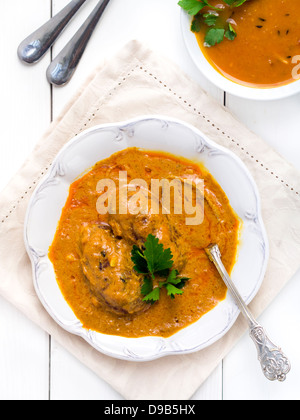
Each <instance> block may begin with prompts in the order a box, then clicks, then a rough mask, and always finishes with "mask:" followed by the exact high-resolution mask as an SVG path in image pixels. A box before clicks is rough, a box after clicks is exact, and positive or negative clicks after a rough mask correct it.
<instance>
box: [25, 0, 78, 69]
mask: <svg viewBox="0 0 300 420" xmlns="http://www.w3.org/2000/svg"><path fill="white" fill-rule="evenodd" d="M85 2H86V0H72V1H71V2H70V3H69V4H68V5H67V6H66V7H65V8H64V9H63V10H61V12H59V13H58V14H57V15H55V16H54V17H53V18H52V19H50V20H49V21H48V22H46V23H45V24H44V25H43V26H41V27H40V28H39V29H37V30H36V31H35V32H33V33H32V34H31V35H29V36H28V37H27V38H26V39H24V41H23V42H21V44H20V45H19V47H18V57H19V58H20V60H21V61H24V62H25V63H28V64H34V63H36V62H38V61H39V60H40V59H41V58H42V57H43V56H44V55H45V53H46V52H47V51H48V50H49V48H50V47H51V46H52V45H53V44H54V42H55V41H56V39H57V38H58V37H59V36H60V34H61V33H62V31H63V30H64V29H65V27H66V26H67V24H68V23H69V21H70V20H71V19H72V17H73V16H74V15H75V14H76V13H77V11H78V10H79V9H80V7H81V6H82V5H83V3H85Z"/></svg>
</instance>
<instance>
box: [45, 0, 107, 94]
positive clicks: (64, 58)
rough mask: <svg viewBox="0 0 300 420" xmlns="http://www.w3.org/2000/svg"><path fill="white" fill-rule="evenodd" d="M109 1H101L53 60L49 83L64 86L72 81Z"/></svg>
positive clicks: (49, 70)
mask: <svg viewBox="0 0 300 420" xmlns="http://www.w3.org/2000/svg"><path fill="white" fill-rule="evenodd" d="M109 1H110V0H100V1H99V3H98V4H97V6H96V7H95V9H94V10H93V11H92V13H91V14H90V16H89V17H88V18H87V20H86V21H85V23H84V24H83V25H82V26H81V28H80V29H79V30H78V31H77V33H76V34H75V35H74V36H73V38H72V39H71V40H70V41H69V42H68V44H67V45H66V46H65V47H64V49H63V50H62V51H61V52H60V53H59V54H58V56H57V57H56V58H55V59H54V60H53V61H52V63H51V64H50V66H49V67H48V70H47V79H48V82H49V83H51V84H54V85H57V86H62V85H65V84H66V83H68V82H69V81H70V79H71V77H72V76H73V74H74V72H75V70H76V68H77V65H78V63H79V61H80V60H81V57H82V55H83V53H84V51H85V49H86V46H87V44H88V42H89V40H90V38H91V36H92V34H93V32H94V29H95V28H96V26H97V24H98V22H99V19H100V18H101V16H102V14H103V12H104V11H105V9H106V6H107V5H108V3H109Z"/></svg>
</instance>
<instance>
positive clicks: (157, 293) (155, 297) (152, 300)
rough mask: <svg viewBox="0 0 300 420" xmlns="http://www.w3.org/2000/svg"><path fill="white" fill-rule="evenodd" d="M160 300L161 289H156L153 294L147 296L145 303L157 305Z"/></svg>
mask: <svg viewBox="0 0 300 420" xmlns="http://www.w3.org/2000/svg"><path fill="white" fill-rule="evenodd" d="M159 298H160V288H159V287H156V288H155V289H153V290H152V292H150V293H148V295H147V296H145V297H144V299H143V300H144V301H145V302H150V303H152V304H153V303H155V302H157V301H158V300H159Z"/></svg>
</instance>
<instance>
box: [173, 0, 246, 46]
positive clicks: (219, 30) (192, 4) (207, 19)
mask: <svg viewBox="0 0 300 420" xmlns="http://www.w3.org/2000/svg"><path fill="white" fill-rule="evenodd" d="M246 1H247V0H224V3H226V4H227V5H228V6H230V7H232V8H233V7H239V6H242V5H243V4H244V3H245V2H246ZM178 5H179V6H180V7H182V8H183V9H184V10H186V11H187V12H188V13H189V14H190V15H192V16H194V18H193V21H192V25H191V31H192V32H195V33H196V32H200V30H201V29H202V28H203V25H205V26H206V27H208V30H207V32H206V36H205V44H206V46H208V47H213V46H215V45H217V44H219V43H220V42H222V41H223V40H224V38H227V39H228V40H229V41H234V39H235V38H236V37H237V33H236V31H235V29H234V28H233V26H232V25H231V24H230V23H229V25H228V24H227V23H224V21H225V19H223V20H222V11H223V10H222V8H221V6H217V7H214V6H212V5H211V4H210V3H209V1H208V0H181V1H179V3H178ZM207 6H208V7H209V8H210V9H212V10H210V11H208V12H207V10H203V9H204V8H205V7H207Z"/></svg>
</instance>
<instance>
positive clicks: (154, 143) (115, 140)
mask: <svg viewBox="0 0 300 420" xmlns="http://www.w3.org/2000/svg"><path fill="white" fill-rule="evenodd" d="M128 147H139V148H142V149H146V150H156V151H165V152H171V153H172V154H175V155H178V156H182V157H184V158H188V159H191V160H194V161H195V160H196V161H199V162H202V163H204V165H205V166H206V168H207V169H208V170H209V171H210V173H211V174H212V175H213V176H214V177H215V179H216V180H217V181H218V182H219V184H220V185H221V186H222V188H223V190H224V191H225V193H226V194H227V196H228V198H229V200H230V202H231V205H232V207H233V208H234V210H235V211H236V213H237V214H238V215H239V217H240V218H241V219H242V220H243V229H242V234H241V246H240V249H239V255H238V260H237V263H236V265H235V267H234V270H233V274H232V277H233V280H234V281H235V282H236V285H237V287H238V289H239V290H240V292H241V294H242V296H243V298H244V299H245V301H246V302H247V303H250V301H251V300H252V299H253V298H254V296H255V295H256V293H257V291H258V290H259V288H260V285H261V283H262V280H263V277H264V274H265V270H266V265H267V261H268V254H269V250H268V249H269V248H268V241H267V237H266V233H265V229H264V226H263V222H262V218H261V213H260V199H259V196H258V192H257V188H256V186H255V183H254V181H253V179H252V177H251V175H250V174H249V173H248V171H247V169H246V168H245V166H244V164H243V163H242V162H241V161H240V160H239V159H238V158H237V157H236V156H235V155H234V154H232V153H231V152H229V151H228V150H226V149H223V148H221V147H220V146H218V145H216V144H214V143H213V142H212V141H210V140H209V139H208V138H207V137H205V136H204V135H203V134H202V133H201V132H199V131H198V130H197V129H195V128H194V127H192V126H190V125H188V124H185V123H183V122H180V121H177V120H174V119H171V118H167V117H161V116H146V117H141V118H138V119H135V120H131V121H128V122H123V123H117V124H108V125H102V126H97V127H94V128H92V129H90V130H87V131H85V132H83V133H82V134H80V135H79V136H78V137H76V138H74V139H73V140H71V141H70V142H69V143H68V144H67V145H66V146H65V147H64V148H63V149H62V150H61V152H60V153H59V154H58V156H57V157H56V159H55V160H54V162H53V165H52V167H51V170H50V172H49V173H48V174H47V176H46V177H45V178H44V179H43V180H42V181H41V182H40V184H39V185H38V186H37V188H36V190H35V191H34V193H33V196H32V198H31V201H30V204H29V207H28V211H27V215H26V221H25V244H26V248H27V251H28V254H29V256H30V259H31V261H32V268H33V281H34V286H35V289H36V292H37V294H38V296H39V298H40V300H41V302H42V304H43V305H44V307H45V308H46V310H47V311H48V312H49V314H50V315H51V316H52V317H53V319H54V320H55V321H56V322H57V323H58V324H59V325H60V326H61V327H63V328H64V329H65V330H67V331H69V332H71V333H73V334H77V335H79V336H81V337H83V338H84V339H85V340H86V341H87V342H88V343H90V344H91V345H92V346H93V347H95V348H96V349H97V350H99V351H100V352H103V353H105V354H107V355H109V356H113V357H116V358H120V359H125V360H131V361H149V360H153V359H156V358H159V357H162V356H166V355H172V354H184V353H190V352H194V351H197V350H200V349H203V348H205V347H207V346H209V345H211V344H212V343H214V342H215V341H217V340H218V339H220V338H221V337H223V336H224V334H226V332H228V331H229V329H230V328H231V327H232V325H233V324H234V322H235V321H236V319H237V317H238V315H239V310H238V308H237V306H236V304H235V303H234V301H233V299H232V298H231V296H230V295H228V296H227V298H226V299H225V300H224V301H223V302H221V303H220V304H219V305H218V306H217V307H216V308H215V309H213V310H212V311H211V312H209V313H208V314H206V315H205V316H204V317H203V318H201V319H200V320H199V321H198V322H196V323H194V324H193V325H191V326H189V327H187V328H185V329H183V330H182V331H180V332H178V333H177V334H175V335H173V336H172V337H170V338H167V339H165V338H160V337H146V338H138V339H133V338H124V337H118V336H109V335H104V334H99V333H96V332H93V331H88V330H86V329H84V328H83V327H82V325H81V323H80V322H79V321H78V319H77V318H76V316H75V315H74V313H73V312H72V310H71V309H70V307H69V306H68V304H67V303H66V301H65V299H64V298H63V296H62V294H61V292H60V289H59V287H58V284H57V282H56V278H55V273H54V269H53V266H52V264H51V262H50V260H49V258H48V250H49V247H50V245H51V244H52V241H53V238H54V235H55V232H56V229H57V225H58V221H59V219H60V216H61V212H62V208H63V207H64V205H65V203H66V200H67V197H68V193H69V187H70V184H71V183H72V182H73V181H74V180H75V179H76V178H77V177H78V176H80V175H81V174H82V173H84V172H86V170H87V169H88V168H91V167H92V166H93V165H94V164H96V163H97V162H98V161H100V160H102V159H105V158H108V157H109V156H111V155H112V154H113V153H115V152H118V151H120V150H123V149H126V148H128Z"/></svg>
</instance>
